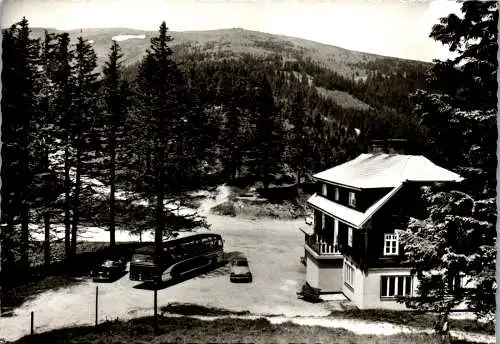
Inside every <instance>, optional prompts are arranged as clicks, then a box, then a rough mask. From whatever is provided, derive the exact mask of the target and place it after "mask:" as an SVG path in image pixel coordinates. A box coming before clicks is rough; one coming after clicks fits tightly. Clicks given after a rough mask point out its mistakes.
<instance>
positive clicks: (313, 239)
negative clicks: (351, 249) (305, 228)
mask: <svg viewBox="0 0 500 344" xmlns="http://www.w3.org/2000/svg"><path fill="white" fill-rule="evenodd" d="M306 246H307V247H309V248H310V249H311V250H312V251H314V252H315V253H316V254H317V255H319V256H340V255H341V253H340V251H339V249H338V247H337V245H334V244H329V243H327V242H326V241H324V240H322V239H321V238H317V236H316V235H308V236H306Z"/></svg>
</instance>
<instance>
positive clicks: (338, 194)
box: [335, 188, 340, 201]
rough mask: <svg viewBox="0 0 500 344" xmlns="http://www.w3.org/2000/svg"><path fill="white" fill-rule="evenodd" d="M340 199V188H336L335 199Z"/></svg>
mask: <svg viewBox="0 0 500 344" xmlns="http://www.w3.org/2000/svg"><path fill="white" fill-rule="evenodd" d="M339 199H340V190H339V188H335V200H336V201H338V200H339Z"/></svg>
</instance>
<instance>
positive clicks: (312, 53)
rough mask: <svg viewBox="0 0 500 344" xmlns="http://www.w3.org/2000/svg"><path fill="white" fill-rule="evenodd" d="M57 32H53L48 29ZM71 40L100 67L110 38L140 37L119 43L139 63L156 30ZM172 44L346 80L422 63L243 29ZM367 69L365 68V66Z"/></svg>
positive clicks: (180, 35) (88, 34) (106, 31)
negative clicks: (307, 64)
mask: <svg viewBox="0 0 500 344" xmlns="http://www.w3.org/2000/svg"><path fill="white" fill-rule="evenodd" d="M32 30H33V35H34V36H35V37H41V36H42V35H43V29H41V28H33V29H32ZM50 31H51V32H57V31H56V30H50ZM67 32H68V33H69V34H70V37H71V39H72V40H73V41H76V38H77V37H78V36H80V35H82V36H84V37H85V38H87V39H89V40H91V41H93V45H94V48H95V51H96V53H97V55H98V58H99V64H100V65H102V63H103V61H104V60H105V59H106V56H107V54H108V51H109V47H110V45H111V41H112V38H113V37H115V36H120V35H133V36H142V37H144V38H130V39H127V40H122V41H120V46H121V47H122V49H123V53H124V63H125V64H126V65H128V64H133V63H135V62H137V61H139V60H140V59H141V58H142V57H143V56H144V54H145V51H146V49H148V47H149V44H150V38H151V37H154V36H156V35H157V32H156V31H141V30H134V29H127V28H103V29H82V30H70V31H67ZM170 34H171V35H172V37H173V38H174V41H173V42H172V47H173V48H174V50H176V51H181V52H194V51H198V52H204V53H223V54H225V55H229V56H238V55H241V54H253V55H270V54H273V53H278V54H280V55H281V56H283V57H285V58H286V59H290V60H296V59H297V58H302V59H311V60H312V61H315V62H316V63H318V64H319V65H321V66H323V67H326V68H328V69H330V70H332V71H334V72H336V73H338V74H340V75H343V76H345V77H349V78H363V77H365V76H366V75H367V73H368V72H369V71H370V70H372V69H373V68H372V67H370V66H372V65H373V63H374V62H376V61H378V60H382V59H383V60H384V61H385V62H390V63H393V64H394V65H399V64H401V63H418V64H420V63H422V64H423V62H418V61H408V60H403V59H398V58H391V57H383V56H379V55H374V54H369V53H363V52H358V51H352V50H347V49H343V48H339V47H336V46H331V45H326V44H322V43H317V42H313V41H309V40H306V39H301V38H294V37H287V36H281V35H273V34H269V33H263V32H257V31H249V30H244V29H221V30H210V31H185V32H173V31H172V32H170ZM365 66H366V67H365Z"/></svg>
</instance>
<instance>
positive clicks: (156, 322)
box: [154, 283, 158, 335]
mask: <svg viewBox="0 0 500 344" xmlns="http://www.w3.org/2000/svg"><path fill="white" fill-rule="evenodd" d="M154 288H155V289H154V308H155V316H154V332H155V335H156V334H158V293H157V288H156V283H155V287H154Z"/></svg>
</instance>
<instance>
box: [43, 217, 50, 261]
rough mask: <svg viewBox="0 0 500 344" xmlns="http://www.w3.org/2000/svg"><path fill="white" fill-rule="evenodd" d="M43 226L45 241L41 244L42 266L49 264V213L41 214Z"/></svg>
mask: <svg viewBox="0 0 500 344" xmlns="http://www.w3.org/2000/svg"><path fill="white" fill-rule="evenodd" d="M43 224H44V227H45V241H44V243H43V256H44V259H43V261H44V264H45V265H47V266H48V265H49V264H50V214H49V212H45V214H43Z"/></svg>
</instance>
